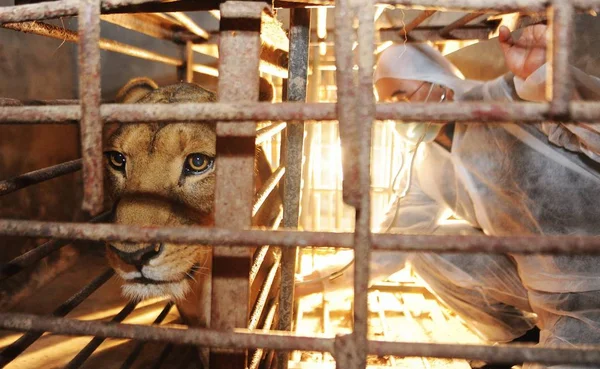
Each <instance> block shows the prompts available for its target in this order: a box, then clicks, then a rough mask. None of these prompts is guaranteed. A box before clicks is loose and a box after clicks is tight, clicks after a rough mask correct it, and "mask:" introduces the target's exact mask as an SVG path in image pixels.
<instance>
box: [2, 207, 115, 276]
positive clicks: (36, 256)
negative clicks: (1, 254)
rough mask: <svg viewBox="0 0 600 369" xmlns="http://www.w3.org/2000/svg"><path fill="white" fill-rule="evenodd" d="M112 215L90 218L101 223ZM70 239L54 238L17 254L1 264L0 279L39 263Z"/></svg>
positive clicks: (68, 242) (91, 221)
mask: <svg viewBox="0 0 600 369" xmlns="http://www.w3.org/2000/svg"><path fill="white" fill-rule="evenodd" d="M111 216H112V212H106V213H104V214H101V215H99V216H97V217H95V218H93V219H91V220H90V223H100V222H103V221H105V220H108V219H109V218H110V217H111ZM70 243H71V242H70V241H68V240H52V241H48V242H46V243H44V244H42V245H40V246H38V247H36V248H34V249H32V250H29V251H27V252H26V253H24V254H22V255H19V256H17V257H16V258H14V259H12V260H11V261H9V262H8V263H6V264H1V265H0V281H2V280H4V279H6V278H9V277H12V276H13V275H15V274H17V273H19V272H21V271H22V270H24V269H25V268H27V267H29V266H31V265H33V264H35V263H37V262H38V261H40V260H41V259H43V258H45V257H46V256H48V255H50V254H51V253H53V252H55V251H57V250H60V249H61V248H63V247H64V246H66V245H68V244H70Z"/></svg>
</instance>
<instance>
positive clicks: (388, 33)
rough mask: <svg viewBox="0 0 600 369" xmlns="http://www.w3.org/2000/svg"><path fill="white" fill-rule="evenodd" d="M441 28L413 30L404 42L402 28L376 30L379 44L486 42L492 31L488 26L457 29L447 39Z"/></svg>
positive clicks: (429, 27)
mask: <svg viewBox="0 0 600 369" xmlns="http://www.w3.org/2000/svg"><path fill="white" fill-rule="evenodd" d="M442 29H443V27H437V26H423V27H419V28H417V29H414V30H412V31H411V33H410V40H405V39H404V36H403V35H402V34H401V32H402V28H398V27H393V28H382V29H380V30H378V33H379V39H380V41H381V42H386V41H392V42H396V43H399V42H405V41H406V42H413V41H414V42H423V41H431V42H436V41H442V42H444V41H447V40H487V39H488V38H489V35H490V32H492V31H493V29H491V28H490V27H488V26H481V25H473V26H465V27H461V28H457V29H455V30H453V31H452V33H451V34H450V35H448V36H447V37H443V36H441V35H440V30H442Z"/></svg>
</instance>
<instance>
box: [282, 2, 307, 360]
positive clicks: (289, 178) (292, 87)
mask: <svg viewBox="0 0 600 369" xmlns="http://www.w3.org/2000/svg"><path fill="white" fill-rule="evenodd" d="M309 41H310V9H292V10H291V12H290V46H289V50H290V52H289V60H288V80H287V100H288V101H290V102H305V101H306V86H307V79H308V45H309ZM285 140H286V142H285V145H283V146H284V148H285V149H284V152H283V155H282V160H283V163H284V165H285V168H286V173H285V177H284V179H283V226H284V228H292V229H294V228H298V223H299V217H300V191H301V188H300V185H301V182H302V154H303V151H304V122H302V121H290V122H289V123H288V125H287V129H286V134H285ZM297 253H298V250H297V248H295V247H294V248H287V249H284V250H282V255H281V263H282V267H281V291H280V293H279V322H278V327H277V328H278V329H279V330H283V331H289V330H291V329H292V317H293V308H294V278H295V274H296V257H297ZM288 357H289V353H288V352H279V353H277V367H278V368H279V369H286V368H287V366H288Z"/></svg>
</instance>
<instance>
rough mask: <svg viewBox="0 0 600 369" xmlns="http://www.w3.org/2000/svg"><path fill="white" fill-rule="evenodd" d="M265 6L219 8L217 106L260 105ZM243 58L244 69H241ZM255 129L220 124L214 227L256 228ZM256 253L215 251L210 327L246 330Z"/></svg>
mask: <svg viewBox="0 0 600 369" xmlns="http://www.w3.org/2000/svg"><path fill="white" fill-rule="evenodd" d="M265 8H266V4H265V3H256V2H248V1H228V2H225V3H223V4H221V8H220V9H221V22H220V36H219V53H220V63H219V76H220V78H219V85H218V92H219V101H220V102H234V101H236V102H241V101H246V102H256V101H258V95H259V94H258V93H259V89H258V85H259V69H258V68H259V60H260V59H259V57H260V48H261V38H260V29H261V16H262V12H263V10H264V9H265ZM240 57H242V58H243V60H244V63H240V62H239V60H240ZM255 139H256V123H255V122H240V123H227V122H218V123H217V161H216V167H217V178H216V188H215V224H216V226H218V227H225V228H233V229H244V228H248V227H250V226H251V225H252V205H253V201H254V160H255V150H256V149H255V144H254V143H255ZM253 252H254V250H253V249H250V248H235V247H224V248H215V249H214V250H213V269H212V270H213V274H212V292H211V294H212V296H211V297H212V298H211V308H210V311H211V318H210V326H211V328H213V329H219V330H231V329H234V328H244V327H246V326H247V324H248V317H249V314H250V309H251V304H250V283H249V277H250V269H251V265H252V255H253ZM247 355H248V352H247V350H233V349H231V350H223V349H220V350H211V353H210V359H209V360H210V366H211V367H214V368H245V367H246V366H247Z"/></svg>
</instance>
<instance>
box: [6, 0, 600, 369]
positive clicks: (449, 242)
mask: <svg viewBox="0 0 600 369" xmlns="http://www.w3.org/2000/svg"><path fill="white" fill-rule="evenodd" d="M379 2H380V3H385V4H390V5H402V6H413V5H416V6H421V7H425V8H431V9H439V5H437V2H435V1H432V0H413V1H410V0H406V1H403V0H383V1H379ZM105 3H106V2H105ZM67 5H68V2H58V4H53V5H52V6H54V7H55V8H54V9H56V7H57V6H58V7H59V8H60V6H62V8H60V9H62V10H60V9H59V12H60V11H63V12H71V14H73V13H75V12H76V10H73V9H72V7H71V8H69V7H68V6H67ZM373 5H374V4H373V3H372V2H363V3H361V4H358V5H357V4H355V2H351V1H349V0H346V1H340V2H338V4H337V8H336V22H337V24H336V41H337V43H336V44H337V46H338V47H339V50H338V51H337V52H338V55H337V61H336V63H337V70H338V73H339V74H338V77H339V78H338V80H339V83H338V87H342V88H343V91H344V92H342V93H341V96H340V100H339V101H338V104H335V105H334V104H316V105H309V104H293V103H286V104H277V105H269V104H224V103H217V104H213V105H202V104H200V105H181V106H170V107H160V108H159V107H156V106H103V107H100V109H99V116H100V117H99V118H97V119H96V121H97V122H98V123H99V121H100V120H103V121H119V120H123V121H129V122H136V121H140V120H149V121H152V120H154V121H157V120H174V119H175V120H182V121H197V120H198V117H199V116H201V117H202V119H207V120H208V119H210V120H219V121H222V122H226V121H238V120H245V121H248V120H250V121H257V120H263V119H272V120H285V119H292V120H304V119H319V120H335V119H336V118H337V119H339V120H340V125H341V129H340V131H341V133H342V132H343V133H342V141H343V145H344V147H345V149H346V150H348V151H349V152H352V153H355V154H356V155H358V157H368V153H369V144H370V142H369V140H367V139H364V138H365V137H367V138H368V137H369V134H370V133H369V132H370V124H371V122H372V121H373V120H374V119H391V118H395V119H406V120H417V121H418V120H432V119H433V120H458V121H480V122H489V121H491V122H504V121H512V120H519V121H528V122H535V121H540V120H554V121H573V120H578V121H591V122H593V121H597V120H599V119H598V118H600V116H599V114H598V113H597V111H599V110H600V109H598V107H599V106H598V104H596V103H572V102H570V101H569V94H568V92H569V87H570V83H571V82H570V76H569V74H568V68H567V67H568V61H569V54H570V53H569V50H568V46H569V42H568V41H569V39H570V37H571V34H572V14H573V7H574V6H576V7H581V8H590V9H598V8H600V2H599V1H591V0H588V1H586V0H576V1H572V2H569V1H566V0H555V1H553V2H552V4H551V7H550V9H551V12H552V13H551V16H550V19H551V20H552V23H553V25H554V26H555V27H553V38H552V41H553V42H552V45H553V47H552V52H551V54H550V56H551V60H552V63H553V70H552V76H553V78H552V84H550V85H549V86H550V89H551V90H550V91H549V92H550V94H551V96H552V97H553V99H552V102H551V103H549V104H529V103H521V104H512V105H505V104H493V103H492V104H489V103H488V104H482V103H472V104H464V103H453V104H445V105H444V106H436V107H428V106H426V105H425V104H412V105H410V106H404V105H401V104H384V105H379V106H377V107H376V106H375V104H374V101H373V96H372V94H371V91H370V89H371V88H372V80H371V70H372V66H373V57H372V38H373V34H374V27H373V17H372V15H373ZM546 5H547V2H546V1H535V0H534V1H530V2H528V3H526V4H525V6H526V7H527V10H538V11H539V10H542V9H544V8H545V6H546ZM104 6H106V5H104ZM522 6H523V2H522V1H516V0H514V1H509V0H507V1H500V0H496V1H478V0H450V1H447V2H445V3H444V8H450V9H453V10H469V11H488V10H495V11H515V10H521V7H522ZM240 7H241V6H240ZM28 9H29V8H28ZM31 9H33V10H32V11H31V12H29V13H26V16H22V17H19V15H15V14H14V13H10V12H6V11H4V10H3V11H2V12H0V21H5V20H6V19H9V20H10V21H13V22H15V21H20V20H34V19H40V18H43V16H41V15H40V14H44V13H43V11H42V12H39V13H38V12H36V11H35V8H31ZM36 17H37V18H36ZM354 18H358V20H359V29H358V34H359V35H358V42H359V46H360V47H361V49H360V50H361V51H362V52H361V53H360V54H361V56H362V57H361V58H360V60H359V63H358V64H359V75H358V81H355V79H354V76H353V75H352V68H353V66H354V65H353V64H354V63H353V62H351V60H352V59H351V58H350V55H351V51H352V47H351V46H352V44H351V40H352V38H351V37H350V35H351V34H353V29H352V25H351V23H350V22H351V21H352V20H353V19H354ZM557 25H560V27H556V26H557ZM90 27H91V26H90ZM344 40H345V41H344ZM222 58H223V59H224V60H226V59H227V58H228V57H227V56H226V55H223V56H222ZM257 58H258V57H256V59H257ZM256 59H255V60H256ZM359 87H360V88H359ZM338 90H340V89H338ZM367 92H368V93H367ZM343 102H346V103H350V105H344V104H343ZM90 106H97V104H96V103H95V102H92V103H91V105H90ZM97 111H98V109H96V112H97ZM127 113H132V114H131V116H129V117H127ZM199 114H202V115H199ZM87 117H89V114H88V113H87V112H82V111H81V110H80V109H79V108H78V107H74V106H72V107H10V108H4V109H3V110H2V112H0V121H2V122H3V123H25V122H26V121H31V120H34V121H36V123H37V121H68V120H80V119H82V120H85V119H86V118H87ZM221 124H222V123H221ZM245 124H246V125H248V123H247V122H246V123H245ZM235 125H240V124H235ZM230 127H231V126H230ZM230 127H228V128H227V129H223V130H222V131H221V136H223V135H225V136H226V135H227V134H233V135H240V132H236V131H238V128H233V127H231V128H230ZM243 127H244V125H240V128H239V130H240V131H241V130H242V129H243ZM247 133H248V134H251V132H250V130H248V132H247ZM357 137H361V140H358V139H357ZM84 167H85V166H84ZM92 167H93V166H92ZM344 167H345V168H344V169H345V173H348V175H349V176H348V177H345V178H346V181H345V183H344V192H345V198H346V199H347V201H348V202H349V203H350V204H352V205H353V206H355V207H356V208H357V222H356V224H357V228H356V232H355V233H354V234H350V233H344V234H335V233H327V232H319V233H317V232H299V231H261V230H231V229H225V228H212V229H201V228H185V227H181V228H170V229H168V228H163V229H145V228H140V227H125V226H112V225H111V226H109V225H84V224H60V223H45V222H32V221H12V220H3V221H0V233H2V234H6V235H17V236H31V237H56V238H69V239H94V240H121V241H150V240H160V241H167V240H168V241H171V242H179V243H191V242H195V243H208V244H213V245H215V246H219V247H217V248H216V249H221V247H220V246H259V245H263V244H271V245H280V246H285V247H291V248H294V247H296V246H299V245H300V246H302V245H312V246H336V247H348V248H354V250H355V252H356V254H357V256H358V257H357V258H356V259H357V264H356V268H355V270H356V272H355V273H356V274H355V303H356V309H355V313H354V314H355V317H354V318H355V331H354V333H353V334H351V335H347V336H340V337H337V338H335V339H333V338H323V337H301V336H298V335H294V334H292V333H285V332H271V333H255V332H249V331H244V330H236V332H224V331H219V330H214V329H204V330H201V329H188V330H180V329H174V328H155V327H146V326H136V325H123V324H108V323H101V322H81V321H74V320H69V319H60V318H49V317H37V316H31V315H26V314H1V315H0V326H2V327H3V328H6V329H17V330H29V331H37V332H39V331H51V332H56V333H59V334H70V335H73V334H75V335H76V334H79V335H81V334H86V335H95V336H97V337H119V338H133V339H141V340H148V341H161V342H170V343H185V344H196V345H201V346H209V347H218V348H224V349H244V348H268V349H275V350H310V351H327V352H331V353H333V354H334V356H335V357H336V359H337V361H338V363H339V366H340V367H352V368H361V367H364V366H365V360H366V354H367V353H372V354H377V355H389V354H392V355H397V356H433V357H448V358H467V359H480V360H486V361H490V362H501V363H512V362H519V361H520V362H523V361H531V362H540V363H546V364H553V363H567V362H568V363H572V364H596V363H597V362H599V361H600V350H598V348H596V347H587V348H586V347H582V348H580V349H574V348H570V349H564V348H561V349H556V348H553V349H544V348H538V347H527V346H510V347H507V346H502V345H500V346H495V347H489V346H477V345H473V346H460V345H447V344H423V343H398V342H383V341H367V338H366V311H365V306H366V291H367V289H366V286H367V282H368V268H369V264H368V261H369V252H370V250H371V249H394V250H421V251H455V252H473V251H479V252H482V251H484V252H509V251H510V252H513V253H540V252H543V253H564V254H572V253H576V252H582V253H593V254H598V253H600V240H599V239H598V238H596V237H574V236H564V237H529V236H528V237H480V236H453V237H443V236H437V237H436V236H407V235H383V234H381V235H374V234H371V233H370V230H369V226H368V224H369V222H368V220H369V211H368V208H369V207H368V205H369V195H368V194H369V191H368V189H369V176H368V172H369V171H368V166H367V169H365V168H364V167H362V168H361V167H357V166H354V167H352V166H350V165H348V163H345V165H344ZM246 202H247V201H246ZM246 205H248V204H246ZM247 207H248V211H250V210H249V209H250V207H249V206H247ZM224 250H227V251H224V252H232V253H233V252H234V251H233V250H232V249H231V248H228V249H224Z"/></svg>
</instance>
